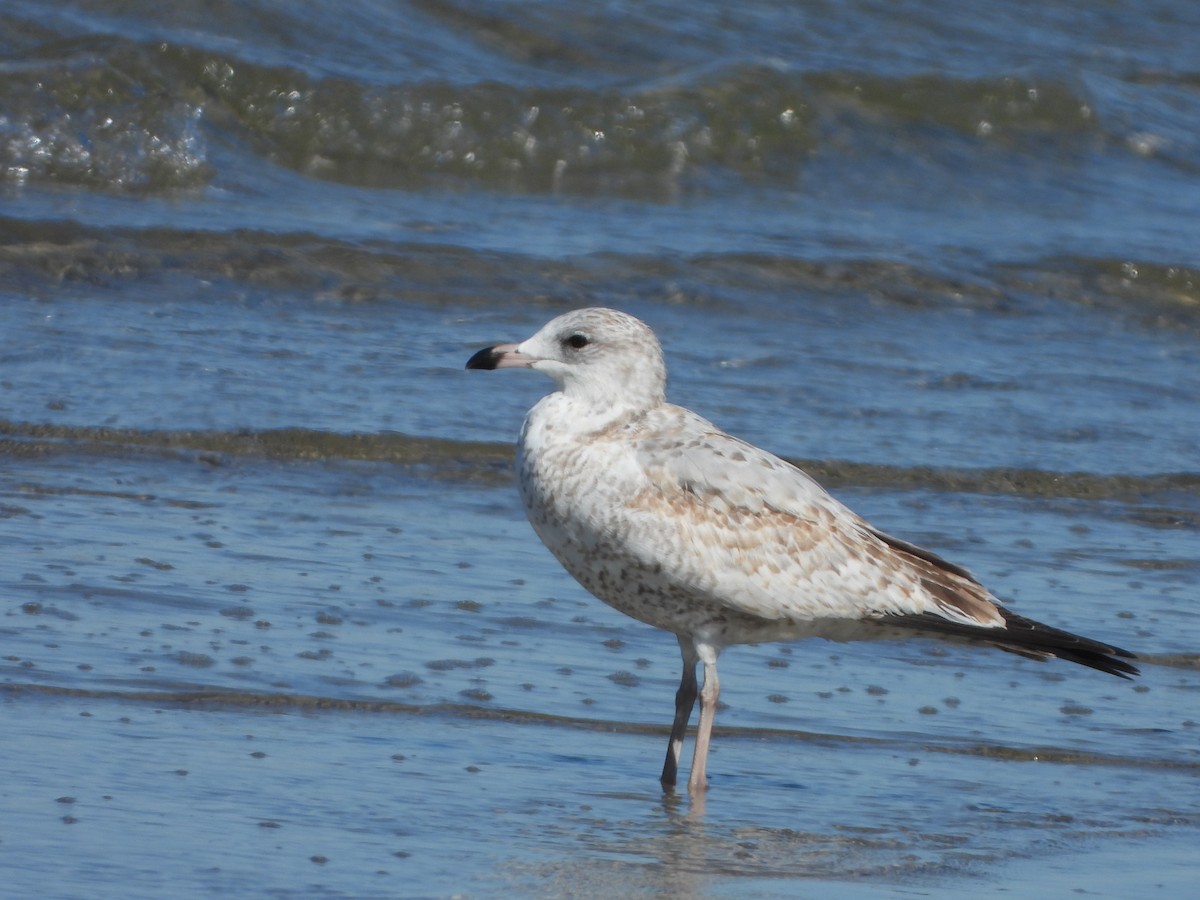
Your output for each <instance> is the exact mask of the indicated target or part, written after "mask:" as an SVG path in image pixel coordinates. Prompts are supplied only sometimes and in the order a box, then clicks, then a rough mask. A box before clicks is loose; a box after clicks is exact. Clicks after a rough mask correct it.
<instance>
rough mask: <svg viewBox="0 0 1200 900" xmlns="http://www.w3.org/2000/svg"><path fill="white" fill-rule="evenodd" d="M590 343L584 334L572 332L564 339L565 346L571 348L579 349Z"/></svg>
mask: <svg viewBox="0 0 1200 900" xmlns="http://www.w3.org/2000/svg"><path fill="white" fill-rule="evenodd" d="M590 343H591V341H589V340H588V338H587V335H586V334H573V335H571V336H570V337H569V338H567V340H566V344H567V346H568V347H570V348H572V349H573V350H581V349H583V348H584V347H586V346H587V345H588V344H590Z"/></svg>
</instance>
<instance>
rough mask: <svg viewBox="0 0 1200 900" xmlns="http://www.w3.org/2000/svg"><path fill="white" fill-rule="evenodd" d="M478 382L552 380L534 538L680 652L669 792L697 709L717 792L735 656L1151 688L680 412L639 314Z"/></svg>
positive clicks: (594, 325) (542, 416)
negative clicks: (1039, 671)
mask: <svg viewBox="0 0 1200 900" xmlns="http://www.w3.org/2000/svg"><path fill="white" fill-rule="evenodd" d="M467 368H468V369H508V368H527V369H535V370H537V371H539V372H543V373H545V374H546V375H548V376H550V378H551V379H552V380H553V381H554V383H555V385H556V386H557V388H558V390H556V391H554V392H552V393H550V394H548V395H547V396H545V397H543V398H542V399H541V400H540V401H539V402H538V403H537V404H536V405H535V406H534V407H533V408H532V409H531V410H530V411H529V414H528V415H527V416H526V418H525V423H524V425H523V427H522V429H521V435H520V439H519V441H518V445H517V475H518V481H519V485H520V494H521V499H522V501H523V503H524V506H525V512H526V514H527V515H528V517H529V521H530V524H532V526H533V529H534V531H536V532H537V534H538V536H539V537H540V538H541V539H542V542H543V543H544V544H545V545H546V547H547V548H549V550H550V552H551V553H553V554H554V556H555V557H556V558H557V559H558V561H559V562H560V563H561V564H562V565H563V567H564V568H565V569H566V570H567V571H568V572H569V573H570V574H571V575H572V576H574V577H575V579H576V580H577V581H578V582H579V583H580V584H581V585H582V586H583V587H584V588H586V589H587V590H588V591H589V592H591V593H592V594H594V595H595V596H596V597H597V598H599V599H600V600H602V601H603V602H605V603H607V604H608V605H609V606H611V607H613V608H614V609H617V610H619V611H620V612H623V613H625V614H626V615H628V616H632V617H633V618H635V619H638V620H639V621H641V622H645V623H647V624H649V625H653V626H655V627H656V628H662V629H664V630H666V631H669V632H671V633H673V634H674V635H675V636H676V638H677V639H678V641H679V650H680V653H681V655H682V656H683V677H682V679H681V680H680V683H679V690H678V691H677V693H676V695H675V718H674V721H673V723H672V725H671V735H670V739H669V741H668V744H667V756H666V760H665V762H664V763H663V770H662V775H661V778H660V781H661V783H662V786H663V789H664V790H667V791H670V790H672V789H673V788H674V786H675V783H676V777H677V773H678V770H679V763H680V758H681V755H682V753H683V745H684V738H685V735H686V732H687V727H688V721H689V719H690V718H691V715H692V710H693V709H694V707H695V704H696V699H697V697H699V700H700V718H699V722H698V724H697V727H696V738H695V749H694V751H693V756H692V767H691V770H690V772H689V775H688V790H689V792H693V793H695V792H699V791H703V790H705V789H706V788H707V785H708V781H707V776H706V769H707V760H708V748H709V743H710V741H711V738H712V726H713V718H714V715H715V713H716V708H717V698H718V697H719V695H720V682H719V680H718V678H717V657H718V656H719V655H720V653H721V651H722V650H723V649H724V648H725V647H727V646H730V645H734V644H757V643H762V642H768V641H792V640H799V639H801V638H810V637H819V638H825V639H828V640H835V641H847V640H859V639H873V638H874V639H877V638H896V637H903V636H909V635H912V634H913V633H920V634H924V635H927V636H932V637H938V638H942V639H946V640H958V641H972V642H982V643H986V644H991V645H993V646H996V647H999V648H1001V649H1003V650H1007V651H1009V652H1012V653H1018V654H1020V655H1022V656H1026V657H1031V658H1034V659H1049V658H1052V657H1057V658H1059V659H1064V660H1069V661H1071V662H1074V663H1079V664H1080V665H1084V666H1089V667H1091V668H1093V669H1098V670H1100V671H1101V672H1107V673H1109V674H1112V675H1117V676H1119V677H1121V678H1127V677H1129V676H1131V675H1136V674H1138V670H1137V669H1136V668H1135V667H1134V666H1133V665H1131V664H1130V663H1128V662H1126V661H1125V660H1126V659H1133V658H1135V657H1134V655H1133V654H1132V653H1130V652H1129V651H1127V650H1122V649H1120V648H1119V647H1113V646H1110V645H1109V644H1105V643H1101V642H1100V641H1094V640H1091V639H1089V638H1085V637H1080V636H1079V635H1075V634H1071V633H1070V632H1066V631H1061V630H1059V629H1057V628H1052V627H1050V626H1048V625H1043V624H1041V623H1040V622H1035V621H1033V620H1032V619H1027V618H1025V617H1024V616H1019V615H1017V614H1016V613H1013V612H1011V611H1009V610H1007V609H1005V608H1004V607H1003V606H1001V605H1000V602H999V601H998V600H997V599H996V598H995V597H994V596H993V595H992V594H991V593H990V592H989V591H988V589H987V588H985V587H984V586H983V585H981V584H980V583H979V582H978V581H977V580H976V579H975V578H974V576H972V575H971V573H970V572H968V571H967V570H966V569H964V568H962V567H961V566H958V565H955V564H954V563H951V562H947V561H946V560H944V559H942V558H941V557H940V556H938V555H937V554H935V553H931V552H929V551H928V550H923V549H921V548H920V547H917V546H916V545H914V544H910V543H908V542H907V541H904V540H901V539H899V538H896V537H892V536H891V535H888V534H885V533H883V532H882V531H880V530H878V529H877V528H875V527H873V526H872V525H870V524H869V523H868V522H866V521H865V520H864V519H862V518H861V517H859V516H858V515H856V514H855V513H854V512H852V511H851V510H850V509H848V508H847V507H846V506H844V505H842V504H841V503H840V502H839V501H837V500H836V499H834V498H833V497H832V496H831V495H830V494H828V493H827V492H826V491H825V490H824V489H823V488H822V487H821V486H820V485H818V484H817V482H816V481H814V480H813V479H812V478H811V477H809V476H808V475H807V474H806V473H805V472H803V471H802V470H801V469H799V468H797V467H796V466H794V465H792V464H791V463H789V462H787V461H785V460H783V459H780V458H779V457H778V456H775V455H773V454H771V453H768V452H767V451H766V450H761V449H759V448H758V447H755V446H753V445H751V444H748V443H746V442H745V441H742V440H739V439H738V438H735V437H732V436H730V435H728V434H726V433H725V432H723V431H722V430H721V429H719V428H717V426H715V425H713V424H712V423H711V422H709V421H707V420H706V419H703V418H701V417H700V416H699V415H697V414H696V413H694V412H692V411H690V410H688V409H684V408H683V407H680V406H675V405H673V404H670V403H668V402H666V399H665V389H666V380H667V375H666V365H665V363H664V362H663V354H662V348H661V347H660V346H659V342H658V339H657V338H656V337H655V336H654V332H653V331H651V330H650V328H649V327H648V326H647V325H646V324H645V323H643V322H642V321H640V320H639V319H636V318H634V317H633V316H631V315H628V314H626V313H623V312H618V311H617V310H612V309H600V308H591V309H579V310H575V311H573V312H569V313H566V314H564V315H561V316H559V317H558V318H556V319H553V320H552V321H550V322H549V323H547V324H546V325H545V326H543V327H542V329H541V330H539V331H538V332H537V334H535V335H533V337H531V338H529V339H528V340H526V341H523V342H522V343H519V344H497V345H495V346H492V347H486V348H484V349H482V350H480V351H479V352H478V353H476V354H475V355H474V356H472V357H471V359H470V360H469V361H468V362H467ZM698 665H702V666H703V669H704V681H703V684H702V685H699V684H698V683H697V677H696V668H697V666H698Z"/></svg>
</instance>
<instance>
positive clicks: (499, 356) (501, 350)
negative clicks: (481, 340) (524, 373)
mask: <svg viewBox="0 0 1200 900" xmlns="http://www.w3.org/2000/svg"><path fill="white" fill-rule="evenodd" d="M518 346H519V345H517V344H497V345H496V346H495V347H484V348H483V349H482V350H480V351H479V352H478V353H476V354H475V355H474V356H472V357H471V358H470V359H468V360H467V368H468V369H527V368H529V367H530V366H532V365H533V364H534V363H535V362H537V361H538V360H537V357H536V356H529V355H528V354H525V353H522V352H520V351H519V350H518V349H517V347H518Z"/></svg>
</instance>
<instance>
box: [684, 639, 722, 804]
mask: <svg viewBox="0 0 1200 900" xmlns="http://www.w3.org/2000/svg"><path fill="white" fill-rule="evenodd" d="M696 653H697V655H699V657H700V659H701V660H702V661H703V662H704V687H702V688H701V689H700V723H699V725H697V726H696V750H695V752H694V754H693V755H692V771H691V774H690V775H689V776H688V791H689V792H693V793H694V792H696V791H705V790H708V777H707V769H708V745H709V743H710V741H711V740H712V726H713V718H714V717H715V716H716V714H717V700H718V698H719V697H720V696H721V681H720V679H718V678H717V650H716V648H715V647H713V646H712V645H711V644H701V643H697V646H696Z"/></svg>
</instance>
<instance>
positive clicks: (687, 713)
mask: <svg viewBox="0 0 1200 900" xmlns="http://www.w3.org/2000/svg"><path fill="white" fill-rule="evenodd" d="M679 652H680V654H682V656H683V677H682V678H681V679H680V681H679V690H678V691H676V692H675V721H674V722H673V723H672V724H671V738H670V740H669V741H668V742H667V759H666V761H665V762H664V763H663V770H662V777H661V778H660V779H659V780H660V781H661V782H662V786H663V790H671V789H672V788H674V787H675V777H676V775H677V774H678V772H679V760H680V758H681V757H682V756H683V740H684V737H685V736H686V734H687V724H688V719H690V718H691V717H692V707H693V706H695V705H696V663H698V662H699V661H700V657H699V656H698V655H697V654H696V650H695V648H694V647H693V646H692V641H691V639H690V638H685V637H682V636H679Z"/></svg>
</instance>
